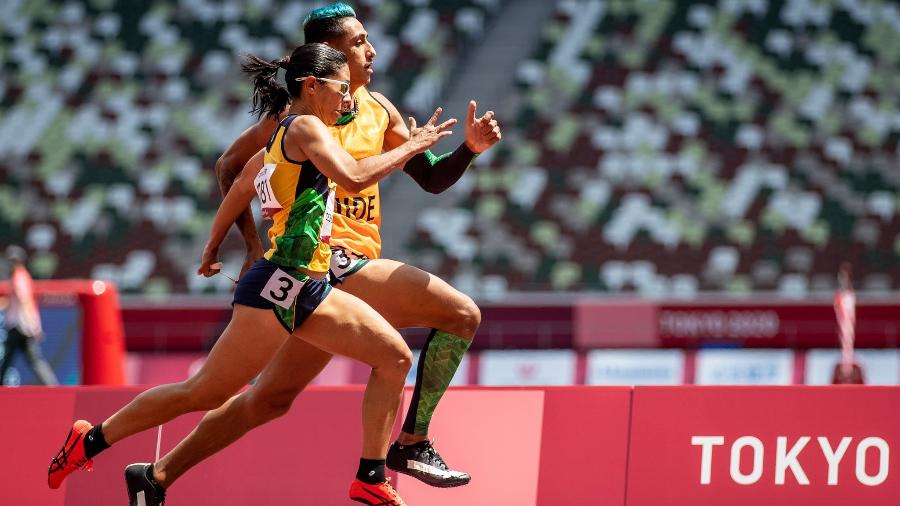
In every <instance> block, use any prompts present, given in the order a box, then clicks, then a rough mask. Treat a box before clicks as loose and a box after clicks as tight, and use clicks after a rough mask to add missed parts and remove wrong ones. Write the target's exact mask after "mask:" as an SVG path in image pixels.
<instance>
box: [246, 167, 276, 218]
mask: <svg viewBox="0 0 900 506" xmlns="http://www.w3.org/2000/svg"><path fill="white" fill-rule="evenodd" d="M276 167H277V166H276V165H275V164H274V163H269V164H266V165H263V168H262V169H261V170H260V171H259V174H257V175H256V178H255V179H254V180H253V186H254V187H256V195H257V196H259V203H260V205H261V207H262V215H263V219H266V220H271V219H272V216H275V214H276V213H278V212H279V211H281V210H282V209H283V208H282V207H281V203H280V202H278V199H276V198H275V190H273V189H272V176H273V175H274V174H275V168H276Z"/></svg>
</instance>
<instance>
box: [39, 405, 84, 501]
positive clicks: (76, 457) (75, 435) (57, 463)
mask: <svg viewBox="0 0 900 506" xmlns="http://www.w3.org/2000/svg"><path fill="white" fill-rule="evenodd" d="M92 428H94V426H93V425H91V424H90V422H88V421H87V420H78V421H77V422H75V423H74V424H72V430H70V431H69V435H68V436H66V442H65V443H63V447H62V448H60V449H59V453H57V454H56V456H55V457H53V460H51V461H50V469H48V470H47V485H50V488H53V489H57V488H59V487H60V485H62V482H63V480H65V479H66V476H68V475H70V474H72V472H73V471H76V470H78V469H84V470H85V471H90V470H91V469H92V468H93V466H94V461H93V460H90V459H88V458H87V456H86V455H85V454H84V441H83V438H84V435H85V434H87V433H88V431H89V430H91V429H92Z"/></svg>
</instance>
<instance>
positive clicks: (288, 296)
mask: <svg viewBox="0 0 900 506" xmlns="http://www.w3.org/2000/svg"><path fill="white" fill-rule="evenodd" d="M304 283H305V281H299V280H298V279H297V278H295V277H293V276H291V275H290V274H288V273H286V272H284V271H283V270H281V269H275V272H273V273H272V277H270V278H269V281H268V282H266V286H264V287H263V289H262V292H260V293H259V295H260V297H262V298H264V299H266V300H267V301H269V302H271V303H273V304H276V305H278V306H281V307H283V308H284V309H290V308H291V306H293V305H294V299H296V298H297V295H298V294H299V293H300V289H301V288H303V284H304Z"/></svg>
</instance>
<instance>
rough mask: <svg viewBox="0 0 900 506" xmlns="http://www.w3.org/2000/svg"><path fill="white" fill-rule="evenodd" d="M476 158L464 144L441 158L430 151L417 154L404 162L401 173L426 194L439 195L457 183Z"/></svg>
mask: <svg viewBox="0 0 900 506" xmlns="http://www.w3.org/2000/svg"><path fill="white" fill-rule="evenodd" d="M476 156H478V155H477V154H476V153H474V152H473V151H472V150H471V149H469V147H468V146H466V143H465V142H464V143H462V144H460V145H459V147H458V148H456V149H455V150H454V151H453V152H452V153H444V154H443V155H441V156H434V154H433V153H432V152H431V150H428V151H425V152H424V153H419V154H418V155H416V156H414V157H412V158H410V159H409V161H408V162H406V166H405V167H403V171H404V172H406V173H407V174H409V176H410V177H411V178H413V179H414V180H415V181H416V183H418V184H419V186H421V187H422V189H423V190H425V191H427V192H428V193H441V192H443V191H444V190H446V189H447V188H450V187H451V186H453V184H454V183H456V182H457V181H459V178H461V177H462V175H463V173H464V172H465V171H466V169H467V168H469V165H472V161H474V160H475V157H476Z"/></svg>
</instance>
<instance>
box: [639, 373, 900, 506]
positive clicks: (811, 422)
mask: <svg viewBox="0 0 900 506" xmlns="http://www.w3.org/2000/svg"><path fill="white" fill-rule="evenodd" d="M632 409H633V411H632V425H631V446H630V453H629V468H628V497H627V504H636V505H637V504H639V505H641V506H651V505H666V506H674V505H692V506H698V505H710V506H713V505H716V506H718V505H721V504H729V505H748V506H749V505H760V504H766V505H796V504H810V505H812V504H815V505H826V504H833V505H844V504H860V505H861V504H865V505H867V506H878V505H894V504H897V497H898V496H900V474H898V472H900V468H898V465H900V453H898V445H900V431H898V430H897V420H898V419H900V390H897V389H895V388H887V387H857V386H840V387H805V386H792V387H685V386H683V387H636V388H635V390H634V397H633V408H632Z"/></svg>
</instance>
